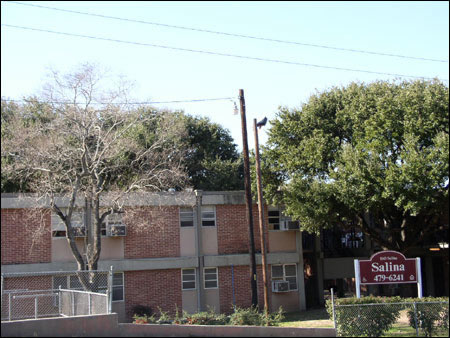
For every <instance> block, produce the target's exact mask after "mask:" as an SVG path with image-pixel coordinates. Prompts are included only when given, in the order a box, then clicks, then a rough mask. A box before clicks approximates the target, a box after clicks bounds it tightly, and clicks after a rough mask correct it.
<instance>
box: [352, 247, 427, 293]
mask: <svg viewBox="0 0 450 338" xmlns="http://www.w3.org/2000/svg"><path fill="white" fill-rule="evenodd" d="M354 264H355V281H356V297H358V298H361V290H360V286H361V285H364V284H406V283H417V288H418V297H419V298H422V273H421V269H420V258H406V257H405V256H404V255H403V254H402V253H400V252H397V251H391V250H388V251H380V252H377V253H375V254H373V255H372V257H370V259H369V260H358V259H355V261H354Z"/></svg>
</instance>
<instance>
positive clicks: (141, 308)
mask: <svg viewBox="0 0 450 338" xmlns="http://www.w3.org/2000/svg"><path fill="white" fill-rule="evenodd" d="M132 311H133V313H134V314H135V315H137V316H141V317H142V316H151V315H152V314H153V311H152V308H151V307H150V306H145V305H136V306H134V307H133V309H132Z"/></svg>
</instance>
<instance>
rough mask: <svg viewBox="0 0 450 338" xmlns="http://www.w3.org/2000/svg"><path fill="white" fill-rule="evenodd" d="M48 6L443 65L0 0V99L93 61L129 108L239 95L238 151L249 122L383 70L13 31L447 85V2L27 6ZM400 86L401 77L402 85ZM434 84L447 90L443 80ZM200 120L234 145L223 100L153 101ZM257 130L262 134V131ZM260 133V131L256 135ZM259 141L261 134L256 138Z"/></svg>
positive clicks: (234, 120)
mask: <svg viewBox="0 0 450 338" xmlns="http://www.w3.org/2000/svg"><path fill="white" fill-rule="evenodd" d="M27 3H28V4H38V5H41V6H50V7H55V8H60V9H67V10H74V11H80V12H89V13H95V14H101V15H105V16H115V17H121V18H126V19H133V20H140V21H147V22H153V23H160V24H166V25H175V26H184V27H190V28H196V29H203V30H210V31H218V32H225V33H230V34H241V35H249V36H258V37H264V38H268V39H277V40H287V41H293V42H300V43H304V44H316V45H323V46H329V47H337V48H346V49H357V50H364V51H372V52H380V53H388V54H400V55H405V56H413V57H419V58H429V59H438V60H446V61H447V62H432V61H423V60H414V59H408V58H399V57H387V56H381V55H373V54H367V53H354V52H348V51H340V50H333V49H329V48H316V47H310V46H304V45H296V44H282V43H276V42H268V41H261V40H255V39H245V38H239V37H234V36H229V35H218V34H210V33H202V32H197V31H193V30H181V29H175V28H169V27H163V26H157V25H150V24H141V23H136V22H130V21H128V22H127V21H118V20H112V19H106V18H100V17H94V16H86V15H79V14H74V13H67V12H61V11H55V10H50V9H43V8H37V7H31V6H24V5H19V4H16V3H12V2H9V1H2V2H1V23H2V26H1V95H2V97H7V98H10V99H15V98H19V99H20V98H22V97H23V96H27V95H31V94H37V93H39V91H40V88H41V86H42V83H43V81H44V78H45V75H46V68H47V67H49V66H51V67H54V68H56V69H58V70H61V71H69V70H71V69H73V67H74V66H76V65H78V64H80V63H82V62H96V63H98V64H99V65H100V66H102V67H105V68H107V69H109V70H110V71H111V73H112V74H123V75H125V76H126V77H127V78H128V79H130V80H132V81H135V83H136V90H135V91H134V98H135V100H136V101H174V100H185V99H186V100H189V99H204V98H222V97H233V98H236V103H237V104H238V105H239V102H238V100H237V96H238V93H239V89H241V88H242V89H244V92H245V98H246V106H247V124H248V133H249V135H248V138H249V146H250V148H253V128H252V124H253V119H254V118H257V119H262V118H263V117H264V116H267V117H268V118H269V119H273V118H274V117H275V115H276V112H277V110H278V106H280V105H283V106H288V107H298V106H300V105H301V104H302V103H304V102H306V101H307V99H308V97H309V96H310V95H311V94H312V93H314V92H315V91H316V90H318V91H323V90H325V89H327V88H330V87H332V86H341V85H346V84H348V83H349V82H351V81H359V82H366V83H367V82H371V81H374V80H377V79H382V80H389V79H394V76H391V75H382V74H369V73H364V72H353V71H342V70H336V69H327V68H321V67H313V66H302V65H294V64H285V63H276V62H268V61H259V60H249V59H243V58H236V57H226V56H217V55H210V54H204V53H194V52H187V51H179V50H172V49H164V48H157V47H150V46H139V45H133V44H125V43H116V42H111V41H99V40H92V39H87V38H81V37H72V36H63V35H57V34H52V33H45V32H38V31H31V30H24V29H18V28H13V27H8V26H3V25H4V24H7V25H15V26H23V27H30V28H34V29H44V30H51V31H58V32H65V33H71V34H79V35H89V36H95V37H101V38H107V39H116V40H122V41H130V42H139V43H146V44H154V45H164V46H170V47H176V48H184V49H191V50H202V51H209V52H215V53H222V54H233V55H241V56H247V57H253V58H263V59H273V60H282V61H289V62H295V63H303V64H313V65H318V66H326V67H337V68H350V69H359V70H367V71H372V72H380V73H393V74H403V75H411V76H419V77H426V78H433V77H438V78H440V79H445V80H448V78H449V64H448V59H449V2H447V1H445V2H444V1H442V2H433V1H426V2H425V1H424V2H416V1H411V2H409V1H405V2H403V1H402V2H334V1H333V2H282V1H276V2H266V1H264V2H205V1H201V2H189V1H183V2H158V1H140V2H133V1H127V2H121V1H118V2H112V1H111V2H110V1H101V2H95V1H90V2H77V1H64V2H62V1H61V2H60V1H51V2H50V1H30V2H27ZM405 79H410V78H407V77H406V78H405ZM445 83H447V84H448V81H446V82H445ZM155 106H157V107H166V108H171V109H184V110H185V111H186V112H187V113H189V114H193V115H200V116H208V117H210V118H211V120H212V121H214V122H218V123H220V124H221V125H222V126H223V127H225V128H227V129H229V130H230V131H231V134H232V136H233V137H234V139H235V142H236V143H237V144H238V145H239V148H241V145H242V136H241V125H240V118H239V116H236V115H233V103H232V102H230V101H210V102H199V103H178V104H164V105H155ZM266 128H267V127H266ZM263 130H264V129H263ZM260 137H261V140H260V142H261V143H265V141H266V140H267V136H266V134H265V132H262V133H261V136H260Z"/></svg>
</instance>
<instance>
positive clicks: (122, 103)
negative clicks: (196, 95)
mask: <svg viewBox="0 0 450 338" xmlns="http://www.w3.org/2000/svg"><path fill="white" fill-rule="evenodd" d="M236 99H237V98H235V97H219V98H212V99H191V100H176V101H147V102H91V103H90V104H115V105H126V104H130V105H146V104H163V103H192V102H206V101H224V100H230V101H233V100H236ZM1 100H2V101H8V102H38V103H55V104H73V105H76V104H85V103H83V102H67V101H41V100H35V99H4V98H1Z"/></svg>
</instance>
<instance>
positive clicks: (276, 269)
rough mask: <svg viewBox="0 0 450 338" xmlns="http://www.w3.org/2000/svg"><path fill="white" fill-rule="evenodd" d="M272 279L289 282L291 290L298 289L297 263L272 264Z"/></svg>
mask: <svg viewBox="0 0 450 338" xmlns="http://www.w3.org/2000/svg"><path fill="white" fill-rule="evenodd" d="M272 280H273V281H274V280H282V281H286V282H289V291H295V290H297V264H280V265H272Z"/></svg>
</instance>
